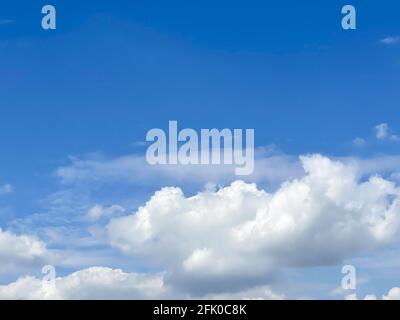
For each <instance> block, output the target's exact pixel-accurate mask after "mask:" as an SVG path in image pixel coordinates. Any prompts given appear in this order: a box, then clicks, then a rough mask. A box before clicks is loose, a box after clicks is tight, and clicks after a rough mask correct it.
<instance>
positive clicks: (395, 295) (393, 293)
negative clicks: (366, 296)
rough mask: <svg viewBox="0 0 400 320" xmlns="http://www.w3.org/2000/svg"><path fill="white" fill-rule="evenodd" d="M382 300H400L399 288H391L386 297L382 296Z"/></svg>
mask: <svg viewBox="0 0 400 320" xmlns="http://www.w3.org/2000/svg"><path fill="white" fill-rule="evenodd" d="M382 299H383V300H400V288H397V287H396V288H392V289H390V290H389V292H388V294H387V295H383V296H382Z"/></svg>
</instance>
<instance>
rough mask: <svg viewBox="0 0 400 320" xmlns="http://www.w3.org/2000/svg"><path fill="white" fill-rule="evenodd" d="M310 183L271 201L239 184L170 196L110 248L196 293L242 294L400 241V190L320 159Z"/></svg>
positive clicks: (286, 187)
mask: <svg viewBox="0 0 400 320" xmlns="http://www.w3.org/2000/svg"><path fill="white" fill-rule="evenodd" d="M301 162H302V164H303V167H304V170H305V171H306V173H307V174H306V176H304V177H303V178H301V179H297V180H293V181H287V182H285V183H284V184H283V185H282V186H281V187H280V188H279V189H278V190H277V191H276V192H274V193H267V192H266V191H264V190H260V189H258V188H257V186H256V185H255V184H246V183H244V182H241V181H236V182H234V183H232V184H231V185H230V186H228V187H226V188H223V189H221V190H218V191H216V192H210V191H206V192H202V193H198V194H197V195H195V196H193V197H185V196H184V194H183V192H182V190H181V189H180V188H172V187H171V188H163V189H162V190H160V191H158V192H156V193H155V194H154V195H153V197H152V198H151V199H150V200H149V201H148V202H147V203H146V204H145V205H144V206H143V207H141V208H140V209H139V210H138V212H136V213H135V214H133V215H130V216H126V217H122V218H116V219H113V220H112V221H111V223H110V224H109V225H108V227H107V229H108V231H107V232H108V236H109V239H110V243H111V244H112V245H113V246H115V247H117V248H120V249H121V250H122V251H124V252H126V253H128V254H132V255H139V256H143V257H145V258H147V259H148V260H149V261H150V262H152V263H154V264H156V265H157V266H159V267H161V268H163V269H165V270H166V272H167V274H168V277H167V278H166V281H169V283H172V284H174V285H175V286H178V287H184V288H185V289H186V290H188V291H197V292H216V293H218V292H222V291H223V290H227V288H228V290H229V291H240V290H246V288H249V287H252V286H254V284H256V283H257V284H260V282H261V283H262V282H264V283H265V282H268V281H269V280H270V279H271V278H273V277H274V275H275V273H276V272H279V270H282V269H283V268H286V267H305V266H318V265H329V264H335V263H339V262H341V261H342V259H344V258H346V257H349V256H351V255H353V254H355V253H357V252H360V251H363V250H369V249H374V248H376V247H378V246H380V245H384V244H387V243H388V242H390V241H392V240H394V239H395V238H396V236H397V231H398V228H399V222H400V199H399V195H400V190H399V188H397V187H396V185H395V184H394V183H393V182H390V181H387V180H385V179H383V178H380V177H378V176H372V177H370V178H369V179H368V180H366V181H359V180H358V178H357V170H356V169H355V168H354V167H353V166H352V165H344V164H343V163H342V162H339V161H332V160H330V159H328V158H326V157H322V156H320V155H313V156H306V157H301Z"/></svg>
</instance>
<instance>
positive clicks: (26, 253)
mask: <svg viewBox="0 0 400 320" xmlns="http://www.w3.org/2000/svg"><path fill="white" fill-rule="evenodd" d="M49 257H50V255H49V252H48V251H47V248H46V245H45V244H44V243H43V242H42V241H40V240H38V239H37V238H35V237H33V236H28V235H16V234H13V233H11V232H9V231H3V230H2V229H1V228H0V261H1V263H0V273H5V272H12V271H15V270H16V269H23V268H29V267H33V266H40V265H42V264H43V263H44V262H45V261H46V260H47V259H48V258H49Z"/></svg>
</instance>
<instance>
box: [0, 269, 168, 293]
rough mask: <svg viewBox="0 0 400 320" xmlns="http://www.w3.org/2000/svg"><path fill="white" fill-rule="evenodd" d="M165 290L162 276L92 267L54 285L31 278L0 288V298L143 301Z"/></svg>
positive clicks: (64, 278) (60, 278) (63, 278)
mask: <svg viewBox="0 0 400 320" xmlns="http://www.w3.org/2000/svg"><path fill="white" fill-rule="evenodd" d="M165 290H166V288H165V287H164V282H163V277H162V275H161V274H138V273H126V272H123V271H122V270H120V269H110V268H105V267H92V268H88V269H84V270H80V271H77V272H75V273H72V274H70V275H68V276H66V277H59V278H57V279H56V280H55V283H54V285H52V284H51V283H50V282H43V281H42V279H38V278H35V277H31V276H26V277H23V278H19V279H18V280H17V281H15V282H13V283H10V284H8V285H4V286H0V299H35V300H37V299H146V298H157V297H160V296H161V295H162V294H163V293H164V292H165Z"/></svg>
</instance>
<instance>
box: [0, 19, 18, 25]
mask: <svg viewBox="0 0 400 320" xmlns="http://www.w3.org/2000/svg"><path fill="white" fill-rule="evenodd" d="M13 23H15V20H12V19H0V25H6V24H13Z"/></svg>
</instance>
